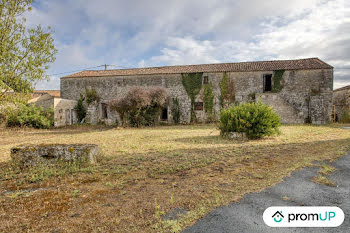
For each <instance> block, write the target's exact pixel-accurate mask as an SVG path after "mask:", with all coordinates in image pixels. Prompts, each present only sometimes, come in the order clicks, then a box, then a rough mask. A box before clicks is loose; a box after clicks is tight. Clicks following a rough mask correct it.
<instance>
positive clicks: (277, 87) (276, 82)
mask: <svg viewBox="0 0 350 233" xmlns="http://www.w3.org/2000/svg"><path fill="white" fill-rule="evenodd" d="M283 74H284V70H275V71H274V72H273V87H272V92H274V93H277V92H280V91H281V90H282V88H283V84H282V82H281V81H282V77H283Z"/></svg>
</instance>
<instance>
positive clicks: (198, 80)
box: [182, 73, 203, 122]
mask: <svg viewBox="0 0 350 233" xmlns="http://www.w3.org/2000/svg"><path fill="white" fill-rule="evenodd" d="M202 77H203V73H189V74H182V85H183V86H184V88H185V90H186V92H187V95H188V97H190V99H191V122H193V121H195V119H196V113H195V111H194V101H195V98H196V95H198V94H199V92H200V90H201V88H202Z"/></svg>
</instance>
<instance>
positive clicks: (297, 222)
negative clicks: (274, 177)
mask: <svg viewBox="0 0 350 233" xmlns="http://www.w3.org/2000/svg"><path fill="white" fill-rule="evenodd" d="M263 219H264V222H265V224H266V225H268V226H270V227H337V226H340V225H341V224H342V223H343V221H344V212H343V211H342V210H341V209H340V208H338V207H335V206H322V207H311V206H309V207H301V206H284V207H283V206H276V207H269V208H267V209H266V210H265V212H264V215H263Z"/></svg>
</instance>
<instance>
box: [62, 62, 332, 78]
mask: <svg viewBox="0 0 350 233" xmlns="http://www.w3.org/2000/svg"><path fill="white" fill-rule="evenodd" d="M332 68H333V67H332V66H330V65H328V64H327V63H325V62H323V61H321V60H320V59H318V58H307V59H298V60H276V61H254V62H238V63H218V64H203V65H183V66H162V67H150V68H134V69H118V70H84V71H81V72H78V73H75V74H71V75H68V76H65V77H62V78H83V77H105V76H126V75H146V74H179V73H195V72H239V71H272V70H302V69H332Z"/></svg>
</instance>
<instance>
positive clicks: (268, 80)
mask: <svg viewBox="0 0 350 233" xmlns="http://www.w3.org/2000/svg"><path fill="white" fill-rule="evenodd" d="M271 90H272V74H264V92H269V91H271Z"/></svg>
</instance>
